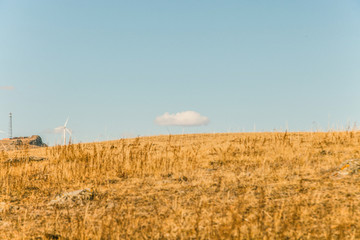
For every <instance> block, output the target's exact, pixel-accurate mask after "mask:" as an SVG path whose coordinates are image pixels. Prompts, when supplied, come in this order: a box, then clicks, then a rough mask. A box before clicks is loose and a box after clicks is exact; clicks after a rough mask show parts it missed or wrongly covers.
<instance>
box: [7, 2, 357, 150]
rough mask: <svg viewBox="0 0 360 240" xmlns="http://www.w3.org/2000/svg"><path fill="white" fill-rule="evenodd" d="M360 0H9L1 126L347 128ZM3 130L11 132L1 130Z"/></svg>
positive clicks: (31, 130)
mask: <svg viewBox="0 0 360 240" xmlns="http://www.w3.org/2000/svg"><path fill="white" fill-rule="evenodd" d="M359 63H360V1H358V0H356V1H355V0H343V1H338V0H317V1H313V0H298V1H295V0H294V1H288V0H274V1H268V0H257V1H253V0H227V1H218V0H216V1H214V0H197V1H194V0H182V1H169V0H154V1H145V0H142V1H138V0H132V1H122V0H117V1H111V0H108V1H100V0H99V1H93V0H87V1H85V0H79V1H72V0H63V1H48V0H35V1H27V0H0V130H3V131H5V132H7V131H8V128H9V117H8V116H9V113H10V112H12V113H13V136H29V135H34V134H38V135H40V136H41V137H42V138H43V140H44V141H45V142H46V143H48V144H50V145H53V144H60V143H61V142H62V140H61V134H60V133H59V132H56V131H54V128H56V127H58V126H61V125H64V123H65V121H66V119H67V118H68V117H69V121H68V124H67V127H68V128H69V129H71V130H72V137H73V141H74V142H92V141H103V140H110V139H120V138H124V137H136V136H149V135H160V134H169V133H170V134H179V133H214V132H252V131H285V130H288V131H312V130H315V129H316V130H323V131H328V130H339V129H340V130H341V129H344V128H346V127H348V126H353V125H354V124H357V123H358V121H359V119H360V110H359V103H360V94H359V89H360V79H359V77H360V67H359ZM1 136H3V137H6V134H2V135H0V137H1Z"/></svg>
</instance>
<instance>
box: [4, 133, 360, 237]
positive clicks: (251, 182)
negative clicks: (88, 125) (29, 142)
mask: <svg viewBox="0 0 360 240" xmlns="http://www.w3.org/2000/svg"><path fill="white" fill-rule="evenodd" d="M359 141H360V133H358V132H355V131H348V132H328V133H252V134H206V135H205V134H203V135H179V136H158V137H144V138H136V139H125V140H119V141H111V142H103V143H94V144H76V145H70V146H67V147H59V146H58V147H52V148H42V149H36V150H27V149H24V150H21V151H15V152H1V153H0V164H1V167H0V186H1V188H0V202H2V205H0V207H1V206H2V211H1V212H0V238H1V239H263V238H265V239H359V238H360V208H359V207H360V177H359V176H352V177H348V178H344V179H332V178H329V174H330V172H331V170H332V169H334V168H335V167H336V166H337V165H338V164H339V163H341V162H342V161H343V160H346V159H349V158H359V157H360V156H359V155H360V153H359V150H360V149H359V146H360V145H359ZM34 155H35V156H43V157H46V158H47V160H44V161H29V160H26V159H27V158H26V157H28V156H34ZM9 158H12V159H20V161H13V162H6V160H7V159H9ZM21 159H25V160H21ZM86 187H88V188H92V189H94V191H95V195H94V197H93V198H92V199H90V200H84V201H82V202H73V203H70V202H69V204H68V205H62V206H53V205H49V202H50V201H51V200H52V199H54V198H55V196H56V195H57V194H60V193H63V192H68V191H72V190H78V189H83V188H86Z"/></svg>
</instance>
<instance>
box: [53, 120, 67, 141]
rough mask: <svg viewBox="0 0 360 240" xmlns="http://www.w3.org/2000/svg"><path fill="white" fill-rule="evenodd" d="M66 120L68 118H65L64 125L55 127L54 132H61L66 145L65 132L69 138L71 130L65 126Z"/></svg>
mask: <svg viewBox="0 0 360 240" xmlns="http://www.w3.org/2000/svg"><path fill="white" fill-rule="evenodd" d="M68 121H69V118H67V119H66V121H65V124H64V126H60V127H57V128H55V131H56V132H63V138H64V145H66V133H68V134H69V135H70V138H71V130H70V129H68V128H67V127H66V125H67V123H68Z"/></svg>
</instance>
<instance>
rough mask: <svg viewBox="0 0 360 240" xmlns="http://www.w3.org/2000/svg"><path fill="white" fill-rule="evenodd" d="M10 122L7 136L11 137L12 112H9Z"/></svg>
mask: <svg viewBox="0 0 360 240" xmlns="http://www.w3.org/2000/svg"><path fill="white" fill-rule="evenodd" d="M9 118H10V123H9V138H12V113H10V114H9Z"/></svg>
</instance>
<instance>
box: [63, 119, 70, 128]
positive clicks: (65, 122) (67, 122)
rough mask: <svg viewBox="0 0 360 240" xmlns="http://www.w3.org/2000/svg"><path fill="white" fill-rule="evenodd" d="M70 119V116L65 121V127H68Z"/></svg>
mask: <svg viewBox="0 0 360 240" xmlns="http://www.w3.org/2000/svg"><path fill="white" fill-rule="evenodd" d="M68 121H69V117H68V118H67V119H66V122H65V124H64V127H66V125H67V123H68Z"/></svg>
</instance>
